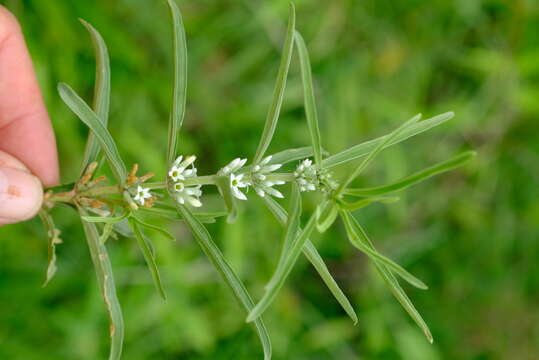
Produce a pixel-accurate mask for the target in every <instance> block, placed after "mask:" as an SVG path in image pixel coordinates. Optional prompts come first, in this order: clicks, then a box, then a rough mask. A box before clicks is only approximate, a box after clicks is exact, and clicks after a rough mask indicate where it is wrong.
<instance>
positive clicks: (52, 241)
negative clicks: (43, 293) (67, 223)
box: [39, 210, 62, 287]
mask: <svg viewBox="0 0 539 360" xmlns="http://www.w3.org/2000/svg"><path fill="white" fill-rule="evenodd" d="M39 217H40V218H41V221H42V222H43V226H44V227H45V229H46V230H47V236H48V238H49V241H48V265H47V272H46V275H45V281H44V282H43V285H41V287H45V286H47V284H48V283H49V281H51V279H52V278H53V277H54V274H56V270H57V267H56V245H59V244H61V243H62V239H60V230H58V229H57V228H56V226H55V225H54V221H53V219H52V216H51V215H50V214H49V213H48V212H47V211H46V210H40V211H39Z"/></svg>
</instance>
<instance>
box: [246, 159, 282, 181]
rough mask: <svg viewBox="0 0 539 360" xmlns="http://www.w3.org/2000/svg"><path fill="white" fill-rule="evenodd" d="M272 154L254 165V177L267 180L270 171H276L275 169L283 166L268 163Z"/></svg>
mask: <svg viewBox="0 0 539 360" xmlns="http://www.w3.org/2000/svg"><path fill="white" fill-rule="evenodd" d="M271 158H272V156H271V155H270V156H267V157H265V158H264V159H262V161H260V162H259V163H258V164H257V165H255V166H254V167H253V177H254V178H255V179H257V180H261V181H264V180H266V175H267V174H269V173H272V172H274V171H275V170H278V169H280V168H281V166H283V165H282V164H271V165H268V163H269V162H270V161H271Z"/></svg>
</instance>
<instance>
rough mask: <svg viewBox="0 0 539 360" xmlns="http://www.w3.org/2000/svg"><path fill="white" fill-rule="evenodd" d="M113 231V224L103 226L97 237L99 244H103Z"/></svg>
mask: <svg viewBox="0 0 539 360" xmlns="http://www.w3.org/2000/svg"><path fill="white" fill-rule="evenodd" d="M113 230H114V224H110V223H109V224H105V226H103V232H102V233H101V235H100V236H99V243H100V244H105V243H106V242H107V240H108V239H109V237H110V236H111V235H112V232H113Z"/></svg>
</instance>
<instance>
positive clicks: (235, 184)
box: [230, 174, 249, 200]
mask: <svg viewBox="0 0 539 360" xmlns="http://www.w3.org/2000/svg"><path fill="white" fill-rule="evenodd" d="M248 186H249V183H247V182H244V181H243V174H239V175H234V174H230V188H231V189H232V194H233V195H234V197H236V198H238V199H240V200H247V196H245V194H244V193H242V192H241V191H240V190H239V189H240V188H246V187H248Z"/></svg>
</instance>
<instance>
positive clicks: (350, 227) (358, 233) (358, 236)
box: [341, 211, 428, 290]
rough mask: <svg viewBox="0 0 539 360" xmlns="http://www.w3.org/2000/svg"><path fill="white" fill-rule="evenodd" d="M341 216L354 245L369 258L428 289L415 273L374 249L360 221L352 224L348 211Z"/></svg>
mask: <svg viewBox="0 0 539 360" xmlns="http://www.w3.org/2000/svg"><path fill="white" fill-rule="evenodd" d="M341 217H342V219H343V222H344V225H345V227H346V230H347V233H348V234H349V236H348V237H349V238H350V242H351V243H352V245H354V246H355V247H356V248H358V249H359V250H361V251H363V252H364V253H365V254H366V255H367V256H368V257H369V258H371V259H372V260H375V261H379V262H381V263H382V264H384V265H385V266H387V267H388V268H390V269H391V270H392V271H393V272H395V273H396V274H397V275H399V276H400V277H401V278H403V279H404V280H406V281H407V282H408V283H410V285H413V286H415V287H416V288H418V289H422V290H427V289H428V286H427V285H425V283H424V282H423V281H421V280H419V279H418V278H416V277H415V276H414V275H412V274H410V273H409V272H408V271H407V270H406V269H404V268H403V267H402V266H400V265H399V264H397V263H396V262H394V261H393V260H391V259H389V258H387V257H385V256H384V255H382V254H380V253H379V252H378V251H376V250H375V249H372V248H371V247H370V246H369V244H368V242H367V240H366V239H367V234H366V233H365V231H364V230H363V228H362V227H361V225H359V223H357V222H356V223H355V224H352V221H353V220H352V219H351V217H352V215H350V213H349V212H347V211H342V212H341Z"/></svg>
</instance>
